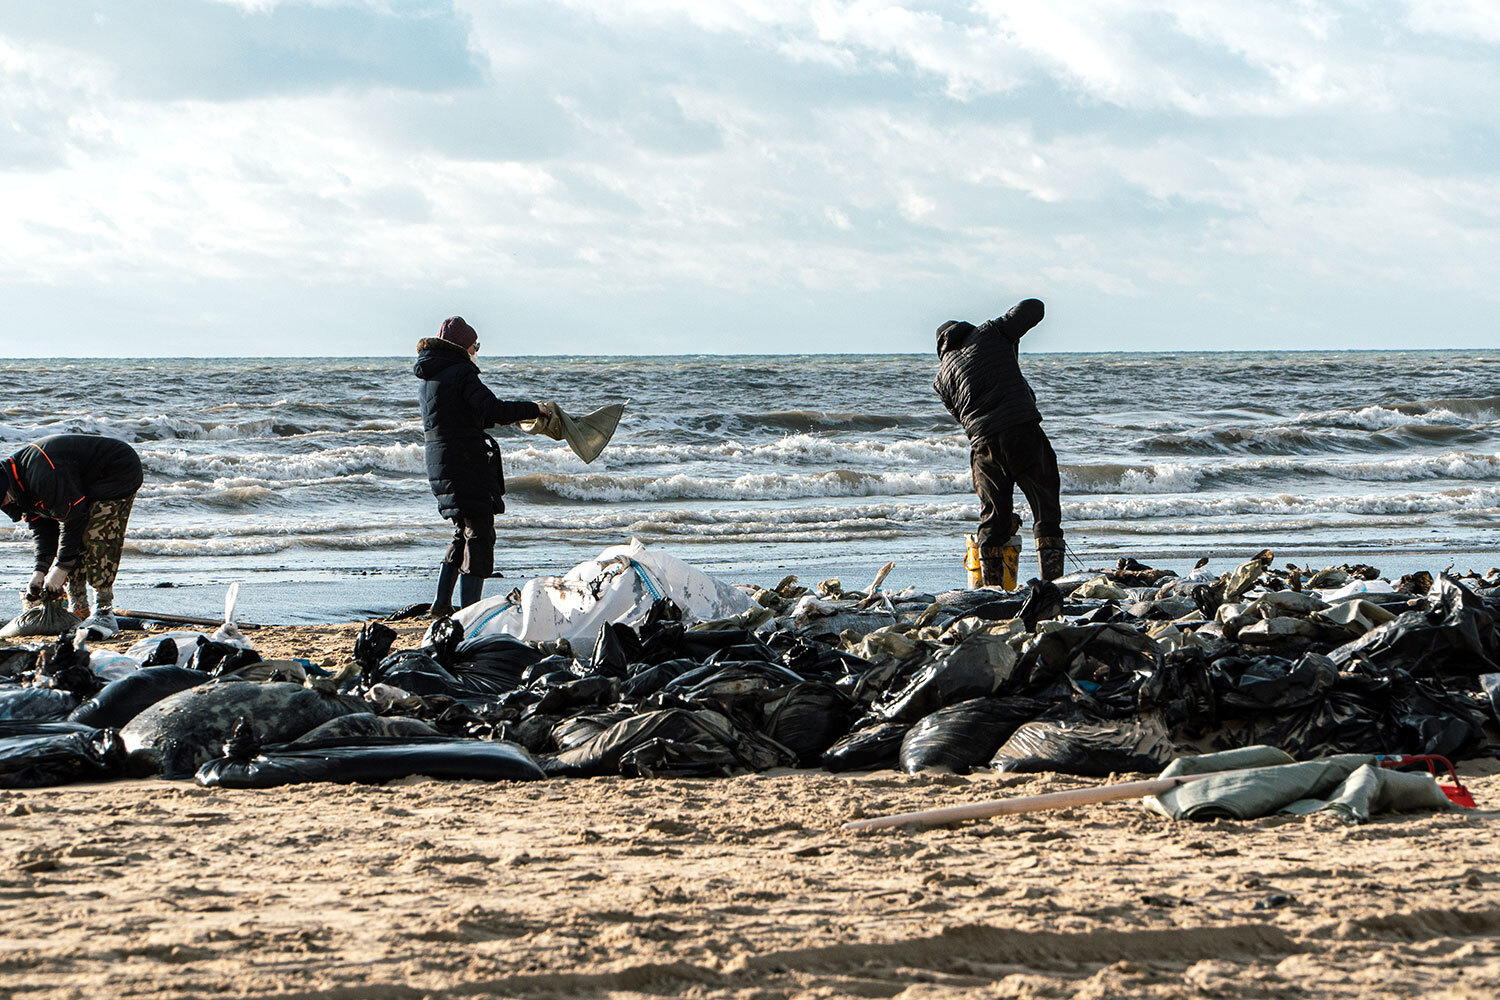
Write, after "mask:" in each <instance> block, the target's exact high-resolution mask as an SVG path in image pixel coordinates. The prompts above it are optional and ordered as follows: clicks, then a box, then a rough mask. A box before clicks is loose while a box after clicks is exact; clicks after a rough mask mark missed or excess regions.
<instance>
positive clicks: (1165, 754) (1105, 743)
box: [990, 717, 1179, 778]
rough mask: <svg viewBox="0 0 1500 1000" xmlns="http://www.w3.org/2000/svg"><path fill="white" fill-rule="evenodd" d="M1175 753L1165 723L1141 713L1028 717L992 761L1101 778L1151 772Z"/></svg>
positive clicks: (1010, 767) (1008, 767)
mask: <svg viewBox="0 0 1500 1000" xmlns="http://www.w3.org/2000/svg"><path fill="white" fill-rule="evenodd" d="M1178 756H1179V751H1178V748H1177V747H1176V746H1174V745H1173V744H1172V740H1171V738H1170V737H1169V736H1168V734H1167V731H1166V729H1165V728H1164V727H1163V726H1162V725H1161V723H1160V722H1159V721H1157V720H1154V719H1148V718H1146V717H1141V718H1137V719H1130V720H1120V721H1117V722H1028V723H1026V724H1025V725H1023V726H1021V727H1020V728H1018V729H1017V730H1016V731H1015V732H1014V733H1013V734H1011V737H1010V739H1008V740H1006V741H1005V745H1004V746H1002V747H1001V748H1000V749H999V750H998V751H997V752H996V753H995V756H994V759H993V760H991V761H990V766H991V767H993V768H994V769H995V770H997V771H1015V772H1021V773H1034V772H1038V771H1056V772H1058V773H1060V774H1079V775H1085V776H1088V777H1094V778H1103V777H1107V776H1108V775H1111V774H1116V773H1123V772H1149V773H1155V772H1157V771H1160V770H1161V769H1162V768H1164V767H1166V766H1167V765H1168V764H1170V763H1171V762H1172V761H1173V760H1175V759H1176V758H1177V757H1178Z"/></svg>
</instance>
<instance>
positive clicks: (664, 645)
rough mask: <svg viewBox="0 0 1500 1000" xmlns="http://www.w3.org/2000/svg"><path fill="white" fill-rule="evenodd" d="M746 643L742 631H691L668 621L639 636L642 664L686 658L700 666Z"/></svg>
mask: <svg viewBox="0 0 1500 1000" xmlns="http://www.w3.org/2000/svg"><path fill="white" fill-rule="evenodd" d="M749 641H750V633H749V632H747V631H746V630H745V629H742V628H732V629H716V630H709V631H702V632H690V631H688V630H687V629H686V628H685V627H684V626H683V625H682V624H681V623H679V622H667V623H663V624H661V625H659V626H657V627H656V630H655V631H653V632H650V634H647V635H643V636H642V638H641V646H642V648H641V662H642V663H662V662H664V661H666V660H679V659H685V660H695V661H697V662H698V663H702V662H703V661H704V660H707V659H708V658H709V657H710V656H712V655H713V654H714V653H716V652H718V651H719V650H721V649H727V648H728V647H730V646H741V645H744V644H745V643H748V642H749Z"/></svg>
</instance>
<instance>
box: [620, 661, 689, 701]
mask: <svg viewBox="0 0 1500 1000" xmlns="http://www.w3.org/2000/svg"><path fill="white" fill-rule="evenodd" d="M700 666H702V664H700V663H699V662H698V661H697V660H688V659H678V660H663V661H662V662H661V663H635V664H632V665H631V667H630V674H629V676H627V677H626V678H625V679H624V680H623V681H621V682H620V697H622V698H644V697H646V696H647V695H652V694H655V693H656V692H658V691H660V690H661V689H662V688H664V687H666V686H667V682H668V681H670V680H672V679H673V678H674V677H681V676H682V675H683V674H685V673H687V672H688V671H689V670H697V669H698V668H699V667H700Z"/></svg>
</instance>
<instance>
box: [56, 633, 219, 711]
mask: <svg viewBox="0 0 1500 1000" xmlns="http://www.w3.org/2000/svg"><path fill="white" fill-rule="evenodd" d="M169 641H170V640H169ZM173 659H174V660H175V659H176V656H175V654H174V656H173ZM209 680H210V678H209V676H208V674H206V673H204V672H203V671H201V670H189V669H188V668H187V667H142V668H141V669H140V670H137V671H135V672H134V673H130V674H126V675H125V676H124V677H121V678H120V679H119V680H117V681H110V682H109V683H108V684H106V685H105V686H104V690H102V691H100V692H99V693H98V694H96V695H94V697H92V698H90V699H89V700H88V701H86V702H84V703H83V704H82V705H79V706H78V707H77V708H75V709H74V710H73V714H72V715H70V716H68V720H69V721H70V722H79V723H82V724H84V725H86V726H98V727H100V728H103V727H106V726H107V727H111V728H114V729H119V728H120V727H121V726H123V725H125V723H127V722H129V721H130V720H131V719H133V718H135V717H136V716H137V715H140V714H141V713H142V712H144V711H145V710H146V709H148V708H150V707H151V706H152V705H155V704H156V703H157V702H159V701H161V700H162V699H163V698H165V697H167V696H168V695H174V694H176V693H177V692H178V691H186V690H187V689H188V688H190V687H197V686H198V685H199V684H206V683H208V681H209Z"/></svg>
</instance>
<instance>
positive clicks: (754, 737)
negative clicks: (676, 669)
mask: <svg viewBox="0 0 1500 1000" xmlns="http://www.w3.org/2000/svg"><path fill="white" fill-rule="evenodd" d="M654 739H666V740H672V741H675V742H678V743H696V744H700V745H702V746H704V747H706V748H710V749H712V748H716V747H725V748H727V749H729V750H730V751H731V752H732V753H733V754H734V756H735V759H736V760H737V761H738V762H739V766H740V768H742V769H744V770H747V771H764V770H766V769H767V768H770V767H778V766H790V765H792V764H794V763H796V758H795V757H794V756H793V755H792V753H791V751H789V750H787V749H786V748H785V747H782V746H780V745H779V744H776V743H774V742H772V741H771V740H768V739H766V738H765V737H763V736H761V735H759V734H758V733H750V732H746V731H744V730H741V729H739V728H738V727H736V726H735V725H734V723H732V722H730V721H729V719H728V718H726V717H725V716H724V715H721V714H720V713H718V712H714V711H711V710H709V709H699V710H697V711H689V710H686V709H681V708H665V709H659V710H657V711H654V712H645V713H642V714H641V715H635V716H631V717H630V718H628V719H622V720H621V721H619V722H617V723H615V724H614V725H613V726H610V727H609V728H608V729H606V730H605V731H604V732H602V733H600V734H599V735H598V736H596V737H594V738H593V739H592V740H589V741H588V742H587V743H585V744H583V745H582V746H580V747H576V748H574V749H572V750H566V751H564V752H562V753H559V754H556V755H554V756H552V757H548V758H545V759H543V760H542V762H541V764H542V770H544V771H546V772H547V773H548V774H549V775H576V776H594V775H604V774H618V773H619V771H620V760H621V758H623V757H624V756H625V755H626V754H627V753H629V752H630V751H631V750H634V749H635V748H636V747H639V746H643V745H644V744H646V743H647V742H649V741H650V740H654Z"/></svg>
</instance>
